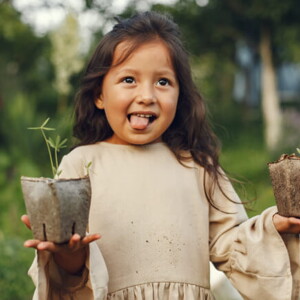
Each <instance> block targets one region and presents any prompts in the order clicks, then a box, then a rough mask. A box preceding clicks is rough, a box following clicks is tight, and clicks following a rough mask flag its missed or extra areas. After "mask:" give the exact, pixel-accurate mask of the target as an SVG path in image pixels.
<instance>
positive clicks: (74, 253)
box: [21, 215, 100, 274]
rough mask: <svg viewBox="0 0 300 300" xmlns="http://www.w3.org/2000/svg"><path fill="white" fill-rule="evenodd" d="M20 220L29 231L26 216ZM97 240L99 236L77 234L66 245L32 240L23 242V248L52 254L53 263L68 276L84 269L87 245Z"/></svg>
mask: <svg viewBox="0 0 300 300" xmlns="http://www.w3.org/2000/svg"><path fill="white" fill-rule="evenodd" d="M21 220H22V222H23V223H24V224H25V225H26V227H27V228H29V229H31V226H30V220H29V218H28V216H27V215H23V216H22V217H21ZM98 239H100V235H99V234H91V235H87V236H85V237H83V238H81V237H80V235H79V234H77V233H75V234H74V235H73V236H72V237H71V238H70V240H69V242H68V243H67V244H63V245H60V244H55V243H53V242H49V241H40V240H34V239H33V240H27V241H25V243H24V247H26V248H34V249H36V250H39V251H49V252H51V253H53V257H54V260H55V262H56V263H57V264H58V265H59V266H60V267H61V268H63V269H64V270H65V271H67V272H68V273H70V274H76V273H78V272H80V271H81V270H82V268H83V267H84V264H85V260H86V257H87V248H88V245H89V243H91V242H94V241H96V240H98Z"/></svg>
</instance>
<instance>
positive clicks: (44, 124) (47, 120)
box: [41, 118, 50, 127]
mask: <svg viewBox="0 0 300 300" xmlns="http://www.w3.org/2000/svg"><path fill="white" fill-rule="evenodd" d="M49 120H50V118H47V119H46V120H45V122H44V123H43V124H42V125H41V127H45V126H46V125H47V123H48V122H49Z"/></svg>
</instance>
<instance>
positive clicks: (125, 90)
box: [95, 40, 179, 145]
mask: <svg viewBox="0 0 300 300" xmlns="http://www.w3.org/2000/svg"><path fill="white" fill-rule="evenodd" d="M126 46H128V42H122V43H120V44H119V45H118V46H117V47H116V50H115V53H114V57H113V65H114V64H115V63H116V62H118V61H119V59H120V58H121V56H122V53H123V51H124V50H125V49H126ZM178 96H179V84H178V81H177V76H176V74H175V70H174V68H173V65H172V61H171V57H170V54H169V50H168V48H167V47H166V46H165V44H164V43H163V42H162V41H160V40H155V41H150V42H148V43H146V44H144V45H142V46H140V47H139V48H138V49H137V50H135V51H134V52H133V53H132V54H131V55H130V56H129V57H128V58H127V59H126V60H125V61H124V62H122V63H121V64H119V65H117V66H115V67H112V68H111V69H110V70H109V71H108V73H107V74H106V75H105V77H104V80H103V83H102V91H101V94H100V96H99V98H98V99H96V101H95V104H96V106H97V107H98V108H99V109H104V111H105V115H106V117H107V120H108V122H109V124H110V126H111V128H112V130H113V132H114V134H113V136H112V137H110V138H109V139H108V140H107V142H110V143H114V144H137V145H143V144H148V143H155V142H159V141H161V136H162V134H163V133H164V132H165V131H166V130H167V128H168V127H169V126H170V124H171V123H172V121H173V119H174V117H175V113H176V107H177V102H178Z"/></svg>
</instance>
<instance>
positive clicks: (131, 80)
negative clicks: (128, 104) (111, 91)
mask: <svg viewBox="0 0 300 300" xmlns="http://www.w3.org/2000/svg"><path fill="white" fill-rule="evenodd" d="M122 82H125V83H134V82H135V80H134V78H133V77H125V78H123V80H122Z"/></svg>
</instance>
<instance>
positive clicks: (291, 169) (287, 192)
mask: <svg viewBox="0 0 300 300" xmlns="http://www.w3.org/2000/svg"><path fill="white" fill-rule="evenodd" d="M268 166H269V171H270V176H271V181H272V186H273V192H274V196H275V200H276V204H277V208H278V213H279V214H280V215H282V216H285V217H298V218H300V157H298V156H296V155H295V154H292V155H287V154H283V155H281V157H280V158H279V160H277V161H275V162H272V163H269V164H268Z"/></svg>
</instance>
